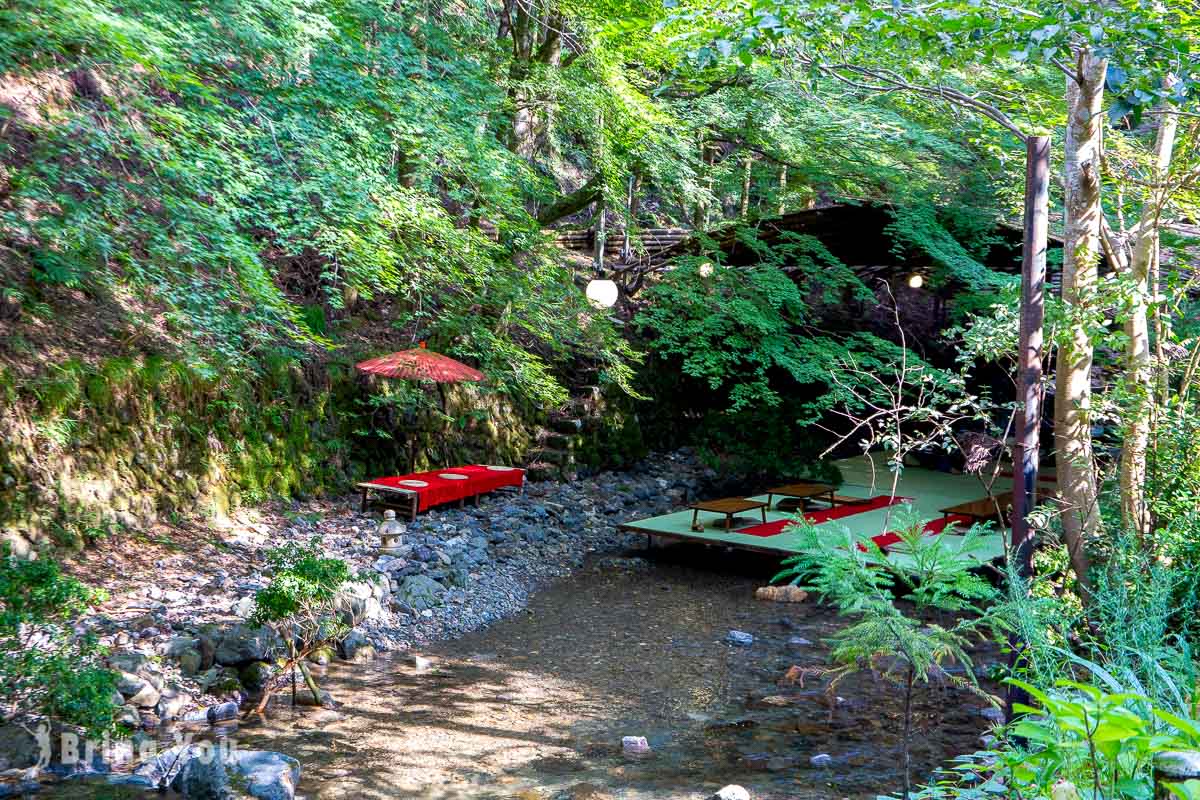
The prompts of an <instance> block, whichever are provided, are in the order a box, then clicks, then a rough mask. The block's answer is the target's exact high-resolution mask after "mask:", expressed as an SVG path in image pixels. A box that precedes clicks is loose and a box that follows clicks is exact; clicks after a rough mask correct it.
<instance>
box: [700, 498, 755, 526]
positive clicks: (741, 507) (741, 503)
mask: <svg viewBox="0 0 1200 800" xmlns="http://www.w3.org/2000/svg"><path fill="white" fill-rule="evenodd" d="M688 508H690V509H692V530H694V531H702V530H704V526H703V525H701V524H700V521H699V517H700V512H701V511H708V512H710V513H713V514H724V515H725V530H727V531H728V530H732V528H733V518H734V516H735V515H737V514H740V513H742V512H743V511H752V510H754V509H756V508H757V509H758V510H759V511H761V512H762V521H763V522H764V523H765V522H766V521H767V504H766V503H764V502H762V501H761V500H747V499H746V498H744V497H723V498H721V499H720V500H704V501H701V502H699V503H692V504H691V505H690V506H688Z"/></svg>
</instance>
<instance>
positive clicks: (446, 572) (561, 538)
mask: <svg viewBox="0 0 1200 800" xmlns="http://www.w3.org/2000/svg"><path fill="white" fill-rule="evenodd" d="M713 478H715V475H714V474H713V473H712V472H711V471H709V470H706V469H705V468H703V467H702V466H701V465H700V464H699V463H698V462H697V461H696V460H695V459H694V458H693V457H692V455H691V454H690V453H689V452H687V451H682V452H678V453H672V454H665V455H655V456H651V457H650V458H648V459H647V460H646V461H644V462H642V463H641V464H639V465H637V467H636V468H634V469H631V470H629V471H625V472H606V473H601V474H598V475H595V476H592V477H587V478H583V479H580V480H577V481H575V482H571V483H560V482H544V483H531V484H529V485H528V486H527V488H526V490H525V491H524V492H522V493H516V492H508V491H501V492H497V493H495V494H494V495H492V496H489V497H486V498H483V499H482V500H481V501H480V503H479V505H478V506H468V507H466V508H461V509H460V508H442V509H436V510H432V511H429V512H426V513H423V514H421V515H420V516H419V517H418V518H417V520H416V521H415V522H411V523H408V524H407V529H406V530H405V533H404V547H403V550H402V551H401V553H400V554H399V555H386V556H380V555H379V553H378V547H379V538H378V536H377V535H376V528H377V526H378V524H379V522H380V519H381V513H380V511H379V509H377V508H376V509H367V510H363V509H361V508H359V503H358V500H357V498H345V499H336V500H329V501H325V500H310V501H306V502H295V503H290V504H277V505H272V506H267V507H264V508H259V509H251V510H245V511H243V512H240V513H239V514H238V515H236V516H235V517H234V518H233V519H230V520H222V521H220V522H217V523H213V522H209V521H204V520H190V521H180V523H179V524H176V525H163V526H159V527H158V528H156V529H154V530H152V531H147V532H143V533H139V534H136V535H133V536H130V537H128V538H121V539H113V540H110V541H105V542H101V543H99V545H98V546H97V547H94V548H89V549H88V550H87V551H85V552H84V553H82V554H80V555H79V556H78V557H77V558H75V559H72V560H70V561H69V563H68V565H67V567H68V569H70V570H71V571H73V572H75V573H76V574H77V575H79V576H80V577H81V578H83V579H85V580H87V581H88V582H89V583H92V584H94V585H99V586H101V587H102V588H104V589H106V590H107V592H108V594H109V598H108V600H107V601H106V602H105V603H104V605H103V606H102V607H101V608H99V609H98V610H97V612H96V613H95V614H93V615H91V616H89V617H87V618H85V619H82V620H80V623H79V626H78V627H79V631H80V632H81V633H83V632H87V633H91V634H93V635H95V636H97V637H98V638H99V640H100V642H101V643H102V644H104V645H107V646H108V647H110V648H111V649H112V656H111V658H110V662H111V665H112V666H113V667H114V668H116V669H118V670H119V671H120V672H121V675H122V679H121V682H120V685H119V690H120V693H121V698H120V701H121V704H122V721H123V722H124V723H125V724H126V725H127V726H128V727H129V728H131V729H134V730H136V731H138V734H137V737H135V743H136V742H137V741H138V740H139V739H143V740H144V739H157V740H162V739H164V738H165V737H167V736H168V735H169V734H170V733H171V732H172V731H173V729H174V725H175V724H177V723H190V722H203V721H212V720H213V718H214V715H215V717H217V721H221V719H223V718H227V717H228V716H230V715H229V713H228V712H227V711H224V710H223V709H227V708H229V707H230V704H240V703H242V702H244V701H245V700H246V699H247V698H248V697H251V696H253V695H254V694H255V693H256V692H257V691H258V690H259V689H260V688H261V686H262V684H263V682H264V681H265V680H267V679H268V678H269V677H270V673H271V667H270V666H269V661H270V658H271V650H272V646H273V645H274V644H275V643H274V642H273V641H272V640H271V637H270V636H268V635H266V634H265V633H264V632H263V631H261V630H256V629H254V628H252V627H251V626H250V625H249V624H248V623H247V621H246V620H247V618H248V617H249V615H250V613H251V611H252V609H253V606H254V594H255V593H256V592H257V591H258V590H259V589H261V588H262V587H263V586H265V585H266V584H267V583H268V582H269V581H270V570H269V567H268V566H267V563H266V558H265V556H266V553H267V551H268V550H269V549H271V548H273V547H278V546H280V545H282V544H285V543H287V542H304V543H307V542H311V541H314V540H315V541H318V542H319V543H320V544H321V546H322V547H323V549H324V550H325V551H326V552H327V553H328V554H329V555H331V556H334V557H337V558H341V559H343V560H344V561H346V562H347V563H348V564H349V565H350V567H351V570H352V572H353V573H354V574H355V576H356V578H355V581H354V582H353V583H352V584H350V585H349V586H348V587H347V590H346V592H345V593H344V596H343V598H342V607H343V613H344V615H345V617H346V618H347V620H348V621H349V622H351V624H352V625H353V626H354V627H353V630H352V632H351V634H350V635H349V636H348V637H347V638H346V640H345V641H344V642H343V643H342V644H341V645H340V647H339V652H338V653H337V654H330V655H329V656H326V655H322V656H321V657H320V659H319V660H320V661H322V662H323V661H325V660H327V659H328V658H329V657H334V658H340V659H343V660H346V661H355V662H361V661H365V660H369V659H370V658H372V657H373V656H375V655H377V654H381V653H385V652H388V651H404V650H408V649H410V648H413V647H420V646H423V645H425V644H427V643H429V642H433V641H438V640H444V639H447V638H453V637H457V636H461V635H462V634H464V633H466V632H468V631H472V630H475V629H478V628H481V627H484V626H487V625H489V624H491V623H494V622H496V621H497V620H501V619H504V618H506V617H510V616H512V615H513V614H516V613H518V612H520V611H521V610H522V609H524V608H525V607H526V605H527V603H528V601H529V598H530V596H531V595H532V594H533V593H534V592H536V591H537V590H538V588H539V587H542V586H545V585H547V584H548V583H549V582H551V581H553V580H555V579H559V578H562V577H564V576H566V575H568V574H570V572H571V571H572V570H573V569H576V568H577V567H579V566H580V565H581V564H582V563H583V562H584V559H585V558H587V557H588V556H589V555H592V554H597V553H605V552H615V551H618V550H621V549H624V548H626V547H629V546H631V545H633V544H635V543H637V542H638V541H639V538H640V537H636V536H633V535H630V534H625V533H622V532H620V531H619V530H618V525H619V524H620V523H622V522H624V521H626V520H628V519H632V518H637V517H642V516H648V515H651V514H657V513H665V512H667V511H670V510H672V509H673V508H677V507H679V506H680V505H681V504H683V502H684V500H685V498H686V497H688V496H693V495H695V494H696V493H697V492H698V491H701V489H702V487H703V486H705V484H706V482H708V481H710V480H712V479H713ZM28 756H29V753H28V752H26V753H25V754H24V760H28ZM21 760H22V758H5V757H4V756H3V754H0V772H3V771H4V770H5V769H6V768H8V769H19V768H23V767H25V766H26V765H25V764H22V763H20V761H21ZM77 769H82V767H79V768H77Z"/></svg>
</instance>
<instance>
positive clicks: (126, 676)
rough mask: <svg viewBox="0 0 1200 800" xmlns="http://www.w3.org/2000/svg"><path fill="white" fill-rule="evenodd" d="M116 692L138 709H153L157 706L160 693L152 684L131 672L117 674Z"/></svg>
mask: <svg viewBox="0 0 1200 800" xmlns="http://www.w3.org/2000/svg"><path fill="white" fill-rule="evenodd" d="M117 691H119V692H120V693H121V695H122V696H123V697H124V698H125V700H126V701H127V702H128V703H130V704H131V705H135V706H137V707H138V708H154V707H155V706H156V705H158V700H159V697H160V692H159V690H158V689H156V688H155V687H154V684H153V683H151V682H150V681H148V680H147V679H145V678H143V677H142V676H141V675H135V674H134V673H132V672H121V673H119V677H118V678H117Z"/></svg>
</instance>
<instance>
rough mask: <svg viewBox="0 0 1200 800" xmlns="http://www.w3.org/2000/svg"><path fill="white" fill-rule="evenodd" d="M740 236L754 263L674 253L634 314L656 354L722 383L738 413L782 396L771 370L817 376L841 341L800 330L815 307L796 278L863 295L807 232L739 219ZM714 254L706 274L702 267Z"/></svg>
mask: <svg viewBox="0 0 1200 800" xmlns="http://www.w3.org/2000/svg"><path fill="white" fill-rule="evenodd" d="M737 238H738V241H739V242H740V243H742V244H744V245H746V246H747V247H748V248H750V249H751V251H752V252H753V253H754V254H755V257H757V258H758V259H760V260H759V261H758V262H757V263H755V264H751V265H749V266H746V267H739V266H732V265H730V266H726V265H723V264H721V263H720V258H721V256H720V253H719V251H714V252H711V253H709V254H706V255H704V256H696V257H686V258H681V259H679V260H678V262H677V263H676V265H675V268H674V269H673V270H671V271H670V272H669V273H667V274H666V276H664V278H663V280H662V281H661V282H659V283H657V284H655V285H654V286H652V287H650V288H649V289H648V290H647V291H646V295H647V299H648V303H647V305H646V307H645V309H644V310H643V311H642V313H641V314H640V315H639V316H638V318H637V322H638V324H640V325H642V326H644V327H645V328H646V329H647V330H648V331H649V333H650V335H651V336H652V338H651V339H650V346H651V348H652V349H653V350H654V351H655V352H656V353H657V354H658V355H660V356H661V357H664V358H669V359H672V360H674V361H677V362H678V364H679V368H680V370H681V371H682V372H683V374H684V375H686V376H688V377H690V378H694V379H696V380H698V381H699V382H701V383H702V384H703V385H705V386H706V387H707V389H708V390H709V391H711V392H718V391H719V392H721V393H722V395H723V396H725V397H727V398H728V404H729V409H730V410H731V411H735V412H736V411H741V410H743V409H746V408H750V407H754V406H767V407H771V406H777V405H779V403H780V402H781V401H782V398H781V396H780V390H779V388H778V383H777V382H776V383H773V382H772V378H773V377H774V376H776V375H784V376H787V377H789V378H790V379H791V380H792V381H793V382H795V383H800V384H814V383H815V384H820V383H824V382H825V381H826V379H827V377H828V367H829V365H830V363H831V362H832V361H833V360H834V359H835V358H836V357H837V355H839V354H841V353H844V352H845V350H846V345H845V343H842V342H838V341H836V340H834V339H832V338H829V337H812V336H808V335H806V334H805V333H804V330H805V326H806V325H808V324H810V323H812V322H813V316H812V313H811V308H810V305H809V302H808V300H807V298H806V295H805V294H804V293H803V292H802V290H801V288H800V286H799V285H798V283H797V281H803V282H806V283H809V284H810V288H809V289H808V291H810V292H813V293H814V294H820V295H823V296H824V297H825V298H827V299H828V298H839V299H840V298H841V297H843V296H844V293H849V294H851V295H857V296H863V295H864V294H866V289H865V287H863V285H862V284H861V283H860V282H859V281H858V279H857V278H856V277H855V276H854V274H853V272H851V271H850V270H849V269H848V268H846V267H845V266H844V265H843V264H841V263H840V262H838V261H837V260H836V259H834V258H833V256H832V255H830V254H829V252H828V251H827V250H825V248H824V247H823V246H822V245H821V244H820V243H819V242H817V241H816V240H815V239H813V238H812V237H807V236H790V237H787V238H786V239H785V240H784V241H783V242H781V243H778V244H776V245H775V246H768V245H766V244H765V243H763V242H761V241H760V240H759V239H758V238H757V236H756V235H755V233H754V231H753V230H752V229H749V228H739V229H738V231H737ZM713 262H716V265H715V266H713V269H712V274H711V275H708V276H707V277H706V276H705V275H704V274H702V271H701V269H700V267H701V265H710V266H711V265H712V264H713Z"/></svg>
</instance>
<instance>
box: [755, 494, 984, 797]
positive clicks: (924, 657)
mask: <svg viewBox="0 0 1200 800" xmlns="http://www.w3.org/2000/svg"><path fill="white" fill-rule="evenodd" d="M894 520H895V521H894V523H893V524H894V525H895V527H896V530H897V532H898V533H899V534H900V536H901V541H900V542H898V543H897V544H896V545H895V549H896V550H897V551H898V555H896V556H894V557H892V558H888V557H887V556H886V555H885V554H884V553H883V551H882V550H880V549H879V547H878V546H877V545H875V543H874V542H871V541H867V542H863V543H862V546H861V547H860V546H859V545H860V543H859V541H858V540H857V539H856V537H855V536H854V534H853V533H851V532H850V530H849V529H848V528H846V527H845V526H844V525H837V524H829V523H826V524H824V525H822V526H821V528H820V529H818V527H817V526H816V525H813V524H811V523H809V522H807V521H806V520H805V519H804V518H803V517H800V518H798V519H797V520H796V522H795V524H794V526H792V528H791V529H792V530H793V531H795V532H796V534H797V544H796V547H797V549H798V551H799V552H798V553H797V555H795V556H791V557H789V558H788V559H786V560H785V561H784V562H783V565H784V569H783V570H782V571H781V572H780V573H779V574H778V575H777V576H776V580H779V579H783V578H788V579H791V581H792V582H793V583H799V582H801V581H804V580H808V581H809V583H808V585H807V587H806V588H808V589H810V590H811V591H814V592H816V593H817V594H818V595H820V596H821V598H822V599H824V600H826V601H829V602H832V603H834V604H835V605H836V606H837V608H838V612H839V614H842V615H845V616H849V617H850V618H851V620H850V622H849V624H848V625H847V626H846V627H845V628H842V629H841V630H839V631H838V632H837V633H836V634H834V636H833V653H832V657H833V659H834V661H835V662H836V663H838V664H839V669H840V671H841V672H842V673H843V674H844V673H846V672H849V671H852V670H855V669H861V668H863V667H865V666H870V667H873V668H874V667H876V666H877V664H879V663H880V662H882V663H883V664H884V666H885V668H884V669H883V672H884V674H885V675H887V676H888V677H890V678H892V679H894V680H897V681H898V682H899V683H900V684H901V685H902V687H903V689H904V691H905V715H904V732H903V742H904V753H905V757H904V787H903V788H904V793H903V795H902V797H907V796H908V795H909V791H910V784H911V774H910V772H911V770H910V760H909V751H908V748H909V738H910V735H911V723H912V717H911V709H912V704H911V699H912V693H913V690H914V686H915V684H916V683H917V682H924V681H927V680H928V679H929V677H930V675H931V674H932V672H933V670H934V669H935V668H936V667H938V666H939V665H940V664H942V663H945V662H947V661H957V662H958V663H960V664H963V665H964V666H967V667H970V666H971V659H970V657H969V656H968V654H967V647H968V645H969V644H970V641H971V639H972V638H974V637H976V636H978V635H979V634H980V632H981V631H982V630H983V629H984V628H985V627H986V626H987V625H988V624H989V621H988V618H987V615H986V613H983V612H982V610H981V609H978V608H976V603H977V602H978V601H982V600H989V599H991V598H992V597H994V596H995V592H994V590H993V589H992V588H991V586H990V585H988V584H987V583H986V582H984V581H983V580H981V579H980V578H979V577H978V576H976V575H973V574H971V570H972V569H974V568H976V567H978V566H979V562H978V561H977V560H975V559H972V558H970V557H968V556H966V555H964V553H966V552H968V547H969V543H970V540H971V538H972V536H973V535H974V534H975V532H974V531H970V532H968V534H967V537H966V541H965V542H964V543H963V547H962V550H961V551H958V550H956V549H955V548H953V547H952V546H951V547H948V546H946V540H945V539H943V538H942V537H940V536H925V535H924V521H923V520H922V519H921V518H920V517H919V516H917V515H916V514H914V513H913V511H912V509H911V508H906V509H901V510H898V511H897V512H896V514H895V517H894ZM830 528H832V529H830ZM910 569H911V570H912V571H911V572H910V571H909V570H910ZM897 584H898V585H899V586H900V587H902V588H901V592H903V593H904V599H906V600H910V601H911V602H912V603H913V605H914V606H915V607H916V612H917V613H906V611H905V610H904V608H902V607H901V606H900V605H898V604H897V600H898V599H899V598H898V596H897V593H896V592H894V591H893V586H895V585H897ZM930 611H949V612H955V613H959V612H963V611H972V612H975V613H972V614H971V615H968V616H959V617H958V618H957V619H956V620H955V621H954V622H953V623H952V624H949V625H943V624H940V622H931V621H928V620H925V619H922V617H921V616H920V613H921V612H930ZM967 674H968V675H969V676H971V678H972V681H973V680H974V676H973V673H972V672H970V670H968V673H967Z"/></svg>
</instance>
